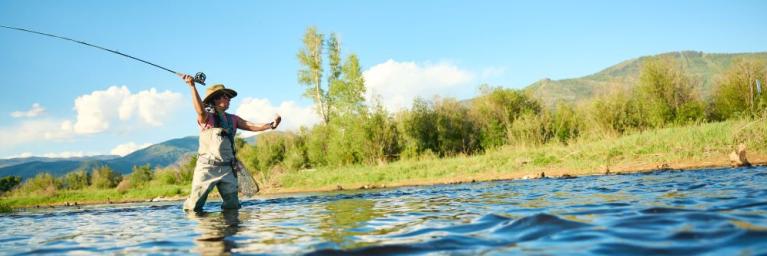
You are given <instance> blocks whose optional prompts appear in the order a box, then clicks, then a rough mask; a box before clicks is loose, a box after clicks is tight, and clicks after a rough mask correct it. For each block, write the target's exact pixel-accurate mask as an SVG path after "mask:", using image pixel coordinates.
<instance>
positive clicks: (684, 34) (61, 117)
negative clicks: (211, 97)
mask: <svg viewBox="0 0 767 256" xmlns="http://www.w3.org/2000/svg"><path fill="white" fill-rule="evenodd" d="M765 10H767V1H732V0H722V1H705V0H703V1H450V0H440V1H437V0H422V1H404V0H402V1H400V0H387V1H350V0H349V1H346V0H344V1H341V0H326V1H309V0H306V1H146V0H139V1H128V0H115V1H82V0H71V1H53V0H51V1H40V0H26V1H14V0H0V25H4V26H12V27H20V28H26V29H31V30H36V31H40V32H44V33H50V34H55V35H59V36H64V37H69V38H73V39H76V40H81V41H85V42H88V43H91V44H95V45H98V46H102V47H105V48H108V49H113V50H117V51H120V52H122V53H125V54H129V55H132V56H134V57H138V58H141V59H144V60H147V61H150V62H152V63H155V64H158V65H161V66H164V67H167V68H170V69H171V70H175V71H179V72H185V73H190V74H193V73H196V72H198V71H203V72H205V74H206V75H207V77H208V78H207V82H208V84H214V83H223V84H225V85H226V86H227V87H228V88H232V89H234V90H236V91H237V92H238V96H237V97H236V98H234V99H233V100H232V102H231V107H230V109H229V112H230V113H234V114H238V115H240V116H241V117H243V118H244V119H247V120H250V121H253V122H257V123H261V122H268V121H270V119H271V118H272V117H273V116H274V115H275V114H277V113H279V114H280V115H282V116H283V125H282V126H281V127H280V128H279V129H281V130H286V131H296V130H297V129H299V127H301V126H306V127H311V126H312V125H314V124H316V123H318V122H319V117H318V115H317V114H316V112H315V111H314V110H313V107H312V101H311V100H310V99H308V98H304V97H302V94H303V91H304V87H303V86H302V85H300V84H299V83H298V80H297V73H298V70H299V69H300V65H299V63H298V60H297V58H296V54H297V53H298V51H299V49H301V48H302V37H303V35H304V32H305V31H306V29H307V27H309V26H315V27H317V29H318V31H319V32H321V33H323V34H326V35H328V34H330V33H336V34H337V36H338V38H339V39H340V41H341V51H342V52H341V54H342V55H343V56H344V57H345V56H347V55H348V54H351V53H354V54H356V55H357V56H358V57H359V60H360V64H361V66H362V69H363V74H364V78H365V81H366V87H367V92H368V93H367V95H366V97H367V98H368V99H373V98H378V99H380V100H381V102H382V103H383V104H384V106H386V107H387V109H388V110H389V111H390V112H395V111H399V110H402V109H407V108H408V107H409V106H410V105H411V103H412V100H413V99H414V98H416V97H421V98H424V99H432V98H433V97H453V98H457V99H459V100H460V99H469V98H472V97H475V96H477V93H478V88H479V85H481V84H489V85H491V86H500V87H505V88H516V89H520V88H524V87H525V86H527V85H529V84H531V83H533V82H535V81H538V80H540V79H544V78H549V79H554V80H557V79H566V78H576V77H581V76H586V75H589V74H592V73H596V72H598V71H600V70H602V69H604V68H607V67H609V66H611V65H615V64H617V63H619V62H622V61H625V60H629V59H633V58H637V57H641V56H646V55H655V54H660V53H665V52H673V51H685V50H691V51H702V52H707V53H739V52H763V51H767V26H765V25H767V15H765ZM0 78H1V79H2V80H0V84H2V87H0V90H2V92H1V93H0V110H2V111H1V112H0V117H2V118H0V158H14V157H27V156H47V157H71V156H87V155H104V154H116V155H126V154H128V153H130V152H133V151H135V150H137V149H140V148H142V147H146V146H148V145H152V144H156V143H160V142H163V141H166V140H170V139H175V138H181V137H186V136H196V135H197V134H198V133H199V128H198V126H197V124H196V121H195V120H196V119H195V114H194V109H193V106H192V101H191V93H190V88H189V87H188V86H186V85H185V84H184V83H183V81H181V80H180V78H178V77H177V76H175V75H173V74H171V73H169V72H167V71H163V70H161V69H158V68H156V67H152V66H150V65H146V64H144V63H141V62H138V61H135V60H132V59H128V58H125V57H122V56H119V55H116V54H113V53H109V52H106V51H102V50H98V49H96V48H91V47H87V46H84V45H81V44H77V43H73V42H70V41H64V40H60V39H55V38H50V37H44V36H40V35H36V34H30V33H24V32H19V31H15V30H8V29H3V28H0ZM205 88H207V87H204V86H198V90H199V91H200V93H201V94H204V91H205ZM243 135H244V136H251V135H252V134H251V133H243Z"/></svg>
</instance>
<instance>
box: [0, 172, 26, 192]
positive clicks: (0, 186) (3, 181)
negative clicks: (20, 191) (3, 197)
mask: <svg viewBox="0 0 767 256" xmlns="http://www.w3.org/2000/svg"><path fill="white" fill-rule="evenodd" d="M20 183H21V177H18V176H5V177H3V178H0V194H2V193H4V192H8V191H10V190H11V189H13V188H15V187H16V186H18V185H19V184H20Z"/></svg>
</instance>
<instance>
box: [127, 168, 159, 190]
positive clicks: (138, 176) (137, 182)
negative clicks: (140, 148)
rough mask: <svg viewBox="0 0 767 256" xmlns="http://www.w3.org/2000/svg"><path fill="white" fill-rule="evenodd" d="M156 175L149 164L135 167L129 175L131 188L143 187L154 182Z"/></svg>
mask: <svg viewBox="0 0 767 256" xmlns="http://www.w3.org/2000/svg"><path fill="white" fill-rule="evenodd" d="M153 176H154V173H153V172H152V168H151V167H150V166H149V164H146V165H143V166H133V172H131V173H130V174H129V175H128V181H130V186H131V187H141V186H143V185H144V184H147V183H148V182H149V181H151V180H152V178H153Z"/></svg>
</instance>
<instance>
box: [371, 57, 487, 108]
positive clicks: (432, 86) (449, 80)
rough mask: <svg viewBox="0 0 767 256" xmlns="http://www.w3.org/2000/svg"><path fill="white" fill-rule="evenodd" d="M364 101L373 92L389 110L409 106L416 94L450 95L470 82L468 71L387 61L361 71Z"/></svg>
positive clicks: (470, 75) (426, 95)
mask: <svg viewBox="0 0 767 256" xmlns="http://www.w3.org/2000/svg"><path fill="white" fill-rule="evenodd" d="M363 76H364V77H365V83H366V86H367V89H368V93H367V95H366V98H367V99H368V101H369V102H370V101H372V99H373V98H374V97H375V96H376V95H380V96H381V98H380V99H381V101H382V103H383V104H384V106H385V107H386V108H387V109H388V110H389V111H399V110H401V109H403V108H407V107H409V106H410V105H411V104H412V102H413V99H415V98H416V97H422V98H426V99H428V98H431V97H433V96H434V95H441V96H454V95H451V94H453V93H455V92H456V91H457V90H458V89H459V88H461V87H465V86H467V85H471V83H472V82H473V80H474V75H473V74H472V72H469V71H467V70H462V69H460V68H458V67H457V66H455V65H453V64H450V63H447V62H441V63H437V64H429V63H426V64H417V63H415V62H397V61H394V60H388V61H386V62H384V63H381V64H378V65H375V66H373V67H371V68H370V69H368V70H365V71H364V72H363Z"/></svg>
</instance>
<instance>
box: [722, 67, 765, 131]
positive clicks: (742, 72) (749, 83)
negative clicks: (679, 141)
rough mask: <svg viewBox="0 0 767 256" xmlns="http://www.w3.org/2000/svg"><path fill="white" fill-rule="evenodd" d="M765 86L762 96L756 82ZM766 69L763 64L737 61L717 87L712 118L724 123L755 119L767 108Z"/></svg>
mask: <svg viewBox="0 0 767 256" xmlns="http://www.w3.org/2000/svg"><path fill="white" fill-rule="evenodd" d="M757 79H759V80H760V81H761V82H762V93H761V94H760V93H759V90H758V89H757V88H755V87H756V80H757ZM765 87H767V67H765V62H764V61H748V60H744V59H740V60H737V61H735V63H734V64H733V65H732V67H731V68H730V69H729V70H727V71H726V72H725V73H724V74H723V75H722V77H721V78H720V79H718V80H717V81H716V83H715V87H714V93H713V95H712V109H711V110H710V112H711V118H712V119H714V120H725V119H730V118H734V117H739V116H750V117H754V116H756V115H758V114H759V112H760V110H761V109H764V104H767V88H765Z"/></svg>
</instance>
